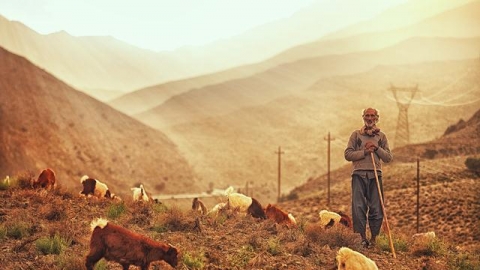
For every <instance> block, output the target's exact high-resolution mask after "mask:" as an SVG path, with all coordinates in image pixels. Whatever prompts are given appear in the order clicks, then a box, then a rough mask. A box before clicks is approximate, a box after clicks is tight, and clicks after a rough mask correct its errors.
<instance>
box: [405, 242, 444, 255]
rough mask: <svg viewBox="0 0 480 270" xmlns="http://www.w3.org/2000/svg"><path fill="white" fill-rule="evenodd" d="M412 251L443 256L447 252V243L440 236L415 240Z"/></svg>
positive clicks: (417, 253) (419, 253)
mask: <svg viewBox="0 0 480 270" xmlns="http://www.w3.org/2000/svg"><path fill="white" fill-rule="evenodd" d="M412 251H413V254H414V255H417V256H443V255H445V254H446V252H447V248H446V245H445V243H443V242H442V241H441V240H440V239H438V238H424V239H419V240H417V241H415V242H414V243H413V245H412Z"/></svg>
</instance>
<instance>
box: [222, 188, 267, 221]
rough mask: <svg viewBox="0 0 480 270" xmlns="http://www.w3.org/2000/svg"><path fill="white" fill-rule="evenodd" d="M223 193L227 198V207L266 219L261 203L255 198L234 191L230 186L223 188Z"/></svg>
mask: <svg viewBox="0 0 480 270" xmlns="http://www.w3.org/2000/svg"><path fill="white" fill-rule="evenodd" d="M225 195H226V196H227V198H228V202H227V205H228V207H229V208H231V209H235V208H238V210H239V211H240V212H246V213H248V214H250V215H252V216H253V217H254V218H261V219H267V216H266V215H265V211H264V210H263V208H262V205H261V204H260V203H259V202H258V201H257V200H256V199H254V198H252V197H248V196H246V195H243V194H241V193H237V192H234V189H233V187H232V186H230V187H229V188H227V189H226V190H225Z"/></svg>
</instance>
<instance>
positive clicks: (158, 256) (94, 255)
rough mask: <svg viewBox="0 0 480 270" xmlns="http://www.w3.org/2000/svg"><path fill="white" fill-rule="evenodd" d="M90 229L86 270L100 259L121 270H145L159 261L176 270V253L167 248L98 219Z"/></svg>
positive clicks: (168, 246)
mask: <svg viewBox="0 0 480 270" xmlns="http://www.w3.org/2000/svg"><path fill="white" fill-rule="evenodd" d="M90 227H91V230H92V236H91V239H90V252H89V253H88V255H87V257H86V262H85V266H86V267H87V270H93V267H94V265H95V264H96V263H97V262H98V261H99V260H100V259H102V258H105V259H106V260H107V261H115V262H118V263H119V264H121V265H122V267H123V270H128V268H129V267H130V265H136V266H140V268H141V269H142V270H147V269H148V267H149V266H150V263H152V262H154V261H161V260H163V261H165V262H167V263H168V264H170V265H171V266H172V267H176V266H177V263H178V250H177V249H176V248H175V247H173V246H171V245H169V244H165V243H161V242H157V241H154V240H152V239H150V238H148V237H146V236H144V235H141V234H138V233H135V232H132V231H129V230H127V229H125V228H123V227H121V226H118V225H115V224H112V223H110V222H108V221H107V220H105V219H102V218H98V219H95V220H93V221H92V223H91V224H90Z"/></svg>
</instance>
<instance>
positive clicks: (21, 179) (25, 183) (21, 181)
mask: <svg viewBox="0 0 480 270" xmlns="http://www.w3.org/2000/svg"><path fill="white" fill-rule="evenodd" d="M14 178H15V179H16V180H15V181H14V182H15V185H17V186H18V187H19V188H21V189H28V188H32V182H33V180H34V179H35V173H33V172H32V171H24V172H21V173H19V174H18V175H17V176H15V177H14Z"/></svg>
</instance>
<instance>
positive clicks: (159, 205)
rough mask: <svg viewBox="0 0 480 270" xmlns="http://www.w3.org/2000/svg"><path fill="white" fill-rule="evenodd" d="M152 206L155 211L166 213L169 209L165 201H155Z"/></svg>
mask: <svg viewBox="0 0 480 270" xmlns="http://www.w3.org/2000/svg"><path fill="white" fill-rule="evenodd" d="M152 208H153V211H154V212H155V213H165V212H167V211H168V207H167V206H166V205H165V204H163V203H155V204H153V207H152Z"/></svg>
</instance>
